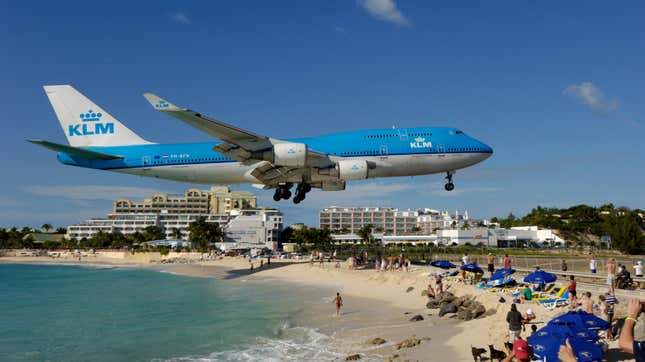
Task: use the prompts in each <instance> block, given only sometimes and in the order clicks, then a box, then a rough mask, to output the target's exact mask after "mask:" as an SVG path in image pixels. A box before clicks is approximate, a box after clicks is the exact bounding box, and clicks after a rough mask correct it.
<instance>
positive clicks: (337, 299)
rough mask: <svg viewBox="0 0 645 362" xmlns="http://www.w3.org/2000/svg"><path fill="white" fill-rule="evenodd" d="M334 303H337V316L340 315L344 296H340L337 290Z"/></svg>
mask: <svg viewBox="0 0 645 362" xmlns="http://www.w3.org/2000/svg"><path fill="white" fill-rule="evenodd" d="M334 303H336V316H339V315H340V307H342V306H343V298H342V297H341V296H340V292H336V298H334Z"/></svg>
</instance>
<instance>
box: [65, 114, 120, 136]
mask: <svg viewBox="0 0 645 362" xmlns="http://www.w3.org/2000/svg"><path fill="white" fill-rule="evenodd" d="M102 116H103V115H102V114H101V113H100V112H99V113H94V111H92V110H91V109H90V110H89V111H87V113H81V115H80V118H81V123H78V124H73V125H70V126H68V131H69V135H70V136H91V135H101V134H113V133H114V123H112V122H107V123H101V117H102Z"/></svg>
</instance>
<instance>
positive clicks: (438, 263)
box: [430, 260, 457, 269]
mask: <svg viewBox="0 0 645 362" xmlns="http://www.w3.org/2000/svg"><path fill="white" fill-rule="evenodd" d="M430 265H432V266H434V267H437V268H441V269H450V268H456V267H457V266H456V265H455V264H453V263H451V262H449V261H448V260H435V261H433V262H431V263H430Z"/></svg>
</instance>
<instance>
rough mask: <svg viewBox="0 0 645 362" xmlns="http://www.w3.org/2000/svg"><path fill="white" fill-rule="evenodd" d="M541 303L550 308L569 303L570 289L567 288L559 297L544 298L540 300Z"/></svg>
mask: <svg viewBox="0 0 645 362" xmlns="http://www.w3.org/2000/svg"><path fill="white" fill-rule="evenodd" d="M539 303H540V304H541V305H542V306H544V308H546V309H549V310H551V309H555V308H557V307H564V306H566V305H569V289H566V290H565V291H564V293H562V296H561V297H559V298H553V299H548V300H542V301H539Z"/></svg>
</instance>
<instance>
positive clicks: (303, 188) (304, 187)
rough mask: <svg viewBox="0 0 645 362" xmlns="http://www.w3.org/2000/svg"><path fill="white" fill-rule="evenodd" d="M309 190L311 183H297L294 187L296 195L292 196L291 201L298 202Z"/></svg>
mask: <svg viewBox="0 0 645 362" xmlns="http://www.w3.org/2000/svg"><path fill="white" fill-rule="evenodd" d="M309 191H311V185H309V184H305V183H302V184H298V187H296V196H295V197H294V198H293V203H294V204H299V203H300V201H302V200H304V199H305V196H306V195H307V192H309Z"/></svg>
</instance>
